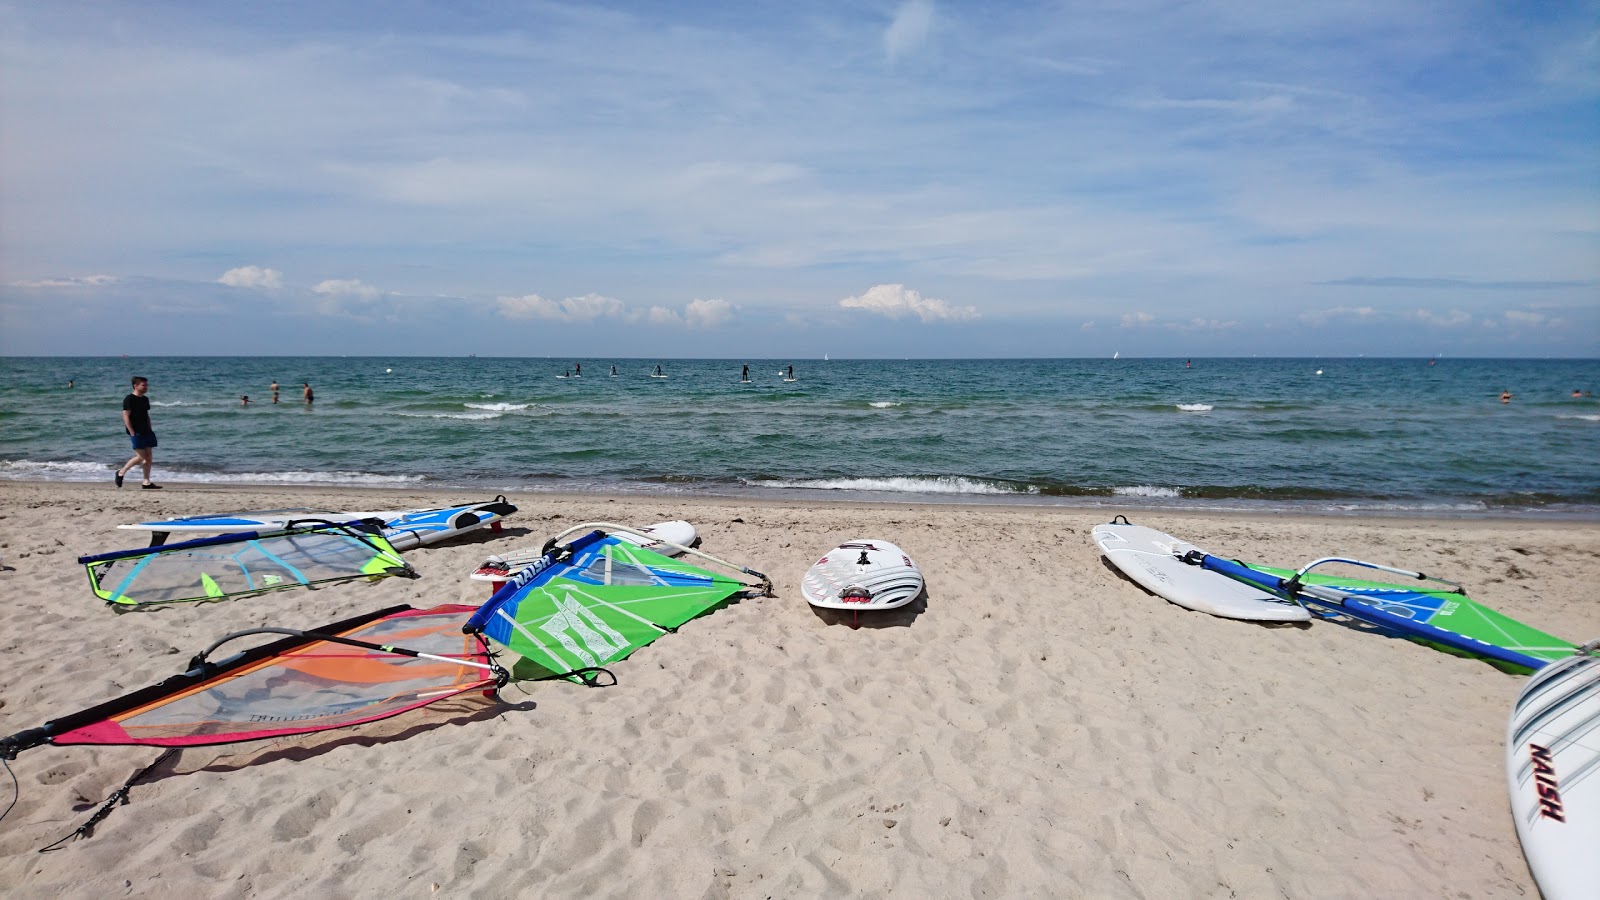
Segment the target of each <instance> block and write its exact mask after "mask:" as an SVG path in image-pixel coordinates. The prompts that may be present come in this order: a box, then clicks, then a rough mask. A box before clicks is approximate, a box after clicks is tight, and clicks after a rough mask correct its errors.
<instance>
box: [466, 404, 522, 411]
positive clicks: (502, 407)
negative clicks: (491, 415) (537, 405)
mask: <svg viewBox="0 0 1600 900" xmlns="http://www.w3.org/2000/svg"><path fill="white" fill-rule="evenodd" d="M462 405H463V406H465V407H466V408H467V409H487V410H489V411H490V412H516V411H517V410H521V409H527V408H528V407H530V406H532V405H533V404H532V403H465V404H462Z"/></svg>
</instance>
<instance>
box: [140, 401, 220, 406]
mask: <svg viewBox="0 0 1600 900" xmlns="http://www.w3.org/2000/svg"><path fill="white" fill-rule="evenodd" d="M150 405H151V406H215V405H216V403H214V402H212V403H208V402H205V401H203V400H151V401H150Z"/></svg>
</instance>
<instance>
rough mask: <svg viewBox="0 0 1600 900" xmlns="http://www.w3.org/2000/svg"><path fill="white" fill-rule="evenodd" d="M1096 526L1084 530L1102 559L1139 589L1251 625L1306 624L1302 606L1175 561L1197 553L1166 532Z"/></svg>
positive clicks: (1307, 615)
mask: <svg viewBox="0 0 1600 900" xmlns="http://www.w3.org/2000/svg"><path fill="white" fill-rule="evenodd" d="M1117 518H1119V519H1122V522H1123V524H1116V523H1115V522H1113V524H1110V525H1096V526H1095V527H1094V530H1093V531H1092V532H1090V534H1091V536H1092V538H1093V540H1094V542H1095V545H1096V546H1098V547H1099V548H1100V552H1101V553H1103V554H1104V555H1105V558H1106V559H1107V560H1109V561H1110V562H1111V564H1112V565H1114V566H1116V567H1117V568H1118V569H1119V570H1121V571H1122V573H1123V574H1124V575H1127V576H1128V577H1129V578H1131V579H1133V580H1134V582H1136V583H1137V584H1139V585H1140V586H1141V587H1143V588H1144V589H1146V590H1148V591H1150V592H1151V593H1153V594H1155V595H1157V596H1159V597H1162V598H1164V599H1166V600H1169V601H1171V602H1173V603H1176V604H1178V605H1179V606H1182V607H1184V608H1185V609H1192V610H1195V611H1197V612H1203V613H1210V614H1211V615H1213V616H1222V617H1223V618H1227V619H1244V620H1246V621H1251V622H1309V621H1310V620H1311V613H1309V612H1307V611H1306V609H1305V607H1303V606H1300V605H1299V604H1296V603H1290V602H1289V601H1287V600H1280V599H1278V598H1277V597H1274V596H1272V595H1271V594H1269V593H1267V592H1266V591H1259V590H1256V589H1255V588H1253V587H1249V586H1247V585H1243V584H1240V583H1239V582H1237V581H1234V580H1233V579H1232V578H1229V577H1228V576H1226V575H1222V574H1219V573H1217V572H1208V571H1206V570H1204V569H1201V568H1199V567H1198V566H1191V565H1189V564H1188V563H1186V562H1183V561H1182V560H1180V559H1178V557H1180V556H1182V555H1183V554H1185V553H1187V552H1189V551H1190V550H1195V549H1198V548H1197V547H1195V546H1194V545H1193V544H1190V543H1188V542H1186V541H1181V540H1179V539H1178V538H1175V537H1173V536H1172V535H1170V534H1165V533H1163V532H1160V531H1157V530H1155V529H1154V528H1146V527H1144V526H1142V525H1132V524H1128V520H1127V519H1125V518H1123V517H1122V516H1118V517H1117Z"/></svg>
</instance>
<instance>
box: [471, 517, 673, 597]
mask: <svg viewBox="0 0 1600 900" xmlns="http://www.w3.org/2000/svg"><path fill="white" fill-rule="evenodd" d="M639 530H640V531H641V532H643V533H644V534H643V535H638V534H630V533H628V532H626V531H618V532H615V534H614V536H615V537H616V538H617V539H618V540H621V541H627V542H628V543H630V544H637V545H639V546H640V547H643V548H645V549H646V550H654V551H655V552H657V553H660V554H661V555H663V556H682V555H683V551H682V550H680V549H678V547H690V548H693V547H698V546H700V537H699V535H697V534H696V533H695V530H694V526H693V525H691V524H689V523H688V522H685V521H683V520H682V519H675V520H673V521H671V522H657V523H656V524H654V525H647V526H645V527H644V528H641V529H639ZM674 544H676V545H677V546H672V545H674ZM544 554H545V551H544V549H543V548H538V549H533V548H529V549H526V550H513V551H511V552H510V553H501V554H496V555H494V556H491V557H489V558H488V559H486V560H484V561H483V562H482V563H480V564H479V565H478V568H477V569H475V570H474V571H473V573H472V574H471V575H469V576H467V577H468V578H469V579H471V580H473V581H488V582H492V583H494V584H496V585H497V586H498V585H500V584H503V583H505V582H507V581H510V580H511V577H512V576H513V575H516V574H517V573H518V572H520V571H522V570H523V569H524V568H527V567H528V566H529V565H532V564H533V563H535V562H537V561H538V560H539V558H540V557H542V556H544Z"/></svg>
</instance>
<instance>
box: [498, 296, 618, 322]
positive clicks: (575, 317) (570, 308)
mask: <svg viewBox="0 0 1600 900" xmlns="http://www.w3.org/2000/svg"><path fill="white" fill-rule="evenodd" d="M499 305H500V314H501V315H503V316H506V317H508V318H512V319H548V320H550V321H553V322H592V321H594V320H595V319H600V318H616V317H618V316H621V315H622V314H623V310H624V307H623V305H622V301H621V300H617V299H615V298H613V297H602V296H600V295H599V294H584V295H583V296H582V297H568V298H567V299H565V300H561V301H559V302H558V301H555V300H546V299H545V298H543V297H541V296H539V295H538V294H526V295H524V296H521V297H501V298H500V299H499Z"/></svg>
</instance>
